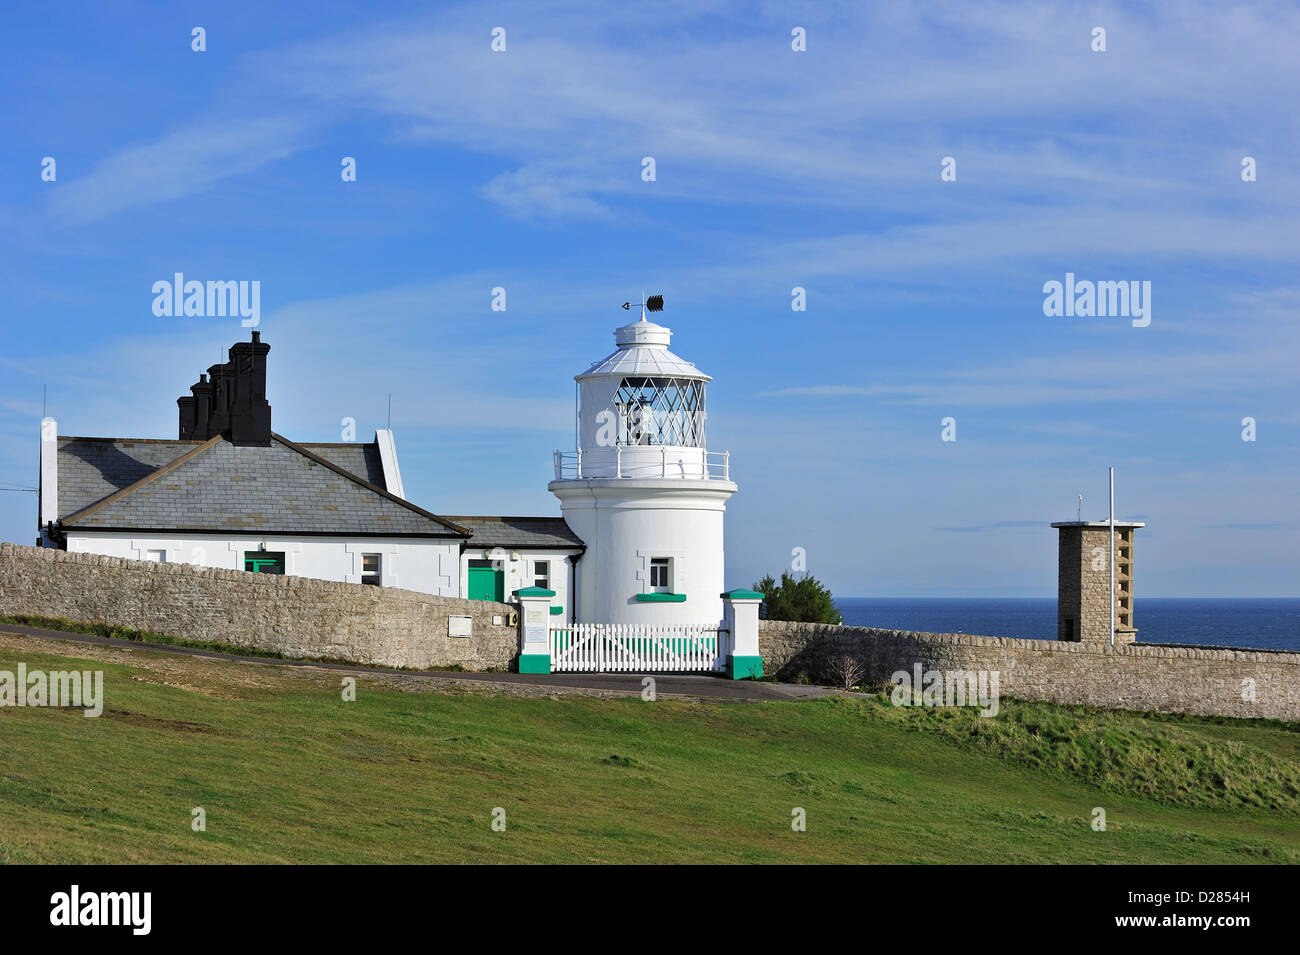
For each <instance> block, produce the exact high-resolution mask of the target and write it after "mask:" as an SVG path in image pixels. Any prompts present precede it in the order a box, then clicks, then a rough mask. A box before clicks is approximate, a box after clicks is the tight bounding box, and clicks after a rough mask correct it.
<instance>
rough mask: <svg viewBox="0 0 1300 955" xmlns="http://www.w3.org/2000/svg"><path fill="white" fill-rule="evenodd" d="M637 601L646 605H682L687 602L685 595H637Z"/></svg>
mask: <svg viewBox="0 0 1300 955" xmlns="http://www.w3.org/2000/svg"><path fill="white" fill-rule="evenodd" d="M636 599H637V600H639V601H640V602H641V603H646V604H680V603H685V602H686V595H685V594H637V595H636Z"/></svg>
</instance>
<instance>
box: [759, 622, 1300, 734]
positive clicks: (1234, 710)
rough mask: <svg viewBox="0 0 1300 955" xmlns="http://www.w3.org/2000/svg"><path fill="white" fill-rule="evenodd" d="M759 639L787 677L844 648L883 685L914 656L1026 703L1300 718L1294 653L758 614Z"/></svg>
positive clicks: (1299, 669)
mask: <svg viewBox="0 0 1300 955" xmlns="http://www.w3.org/2000/svg"><path fill="white" fill-rule="evenodd" d="M758 645H759V651H760V653H761V654H762V657H763V669H764V671H765V672H767V673H769V674H775V675H776V676H777V677H779V678H781V679H786V680H795V679H798V678H800V677H801V676H806V677H807V678H809V679H812V680H814V681H816V682H833V675H832V670H831V664H832V661H834V660H835V659H837V658H840V657H843V656H845V655H848V656H851V657H853V658H854V659H855V660H858V661H859V662H860V664H861V665H862V666H863V668H864V669H865V670H866V676H865V677H864V679H865V680H866V681H868V682H871V683H885V682H888V681H889V679H890V677H891V676H892V675H893V674H894V673H895V672H897V671H899V670H906V671H908V672H909V673H911V672H913V667H914V666H915V665H916V664H917V663H920V664H921V666H922V668H923V669H925V670H944V671H947V670H977V671H978V670H986V671H993V670H996V671H998V682H999V689H1000V692H1001V693H1002V694H1003V695H1006V696H1014V697H1020V698H1021V699H1026V700H1046V701H1050V702H1054V703H1081V704H1087V705H1090V706H1107V707H1114V708H1118V709H1127V710H1156V711H1160V712H1176V713H1197V714H1202V715H1210V716H1241V717H1268V718H1270V719H1280V720H1300V653H1289V652H1279V651H1272V650H1227V649H1220V648H1215V647H1195V646H1169V645H1163V644H1141V643H1138V644H1129V645H1126V646H1117V647H1112V646H1110V645H1108V644H1101V643H1072V642H1058V641H1055V640H1019V639H1014V640H1013V639H1010V638H1007V637H980V636H969V635H966V634H957V633H913V632H910V631H905V630H877V629H872V628H867V627H842V626H828V625H824V624H809V623H791V622H787V621H779V620H762V621H759V630H758ZM1245 681H1253V684H1252V683H1247V682H1245ZM1251 690H1253V695H1254V699H1253V700H1251V699H1249V696H1250V695H1251V693H1250V691H1251Z"/></svg>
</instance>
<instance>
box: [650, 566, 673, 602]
mask: <svg viewBox="0 0 1300 955" xmlns="http://www.w3.org/2000/svg"><path fill="white" fill-rule="evenodd" d="M660 568H662V569H663V578H664V581H663V583H662V584H656V583H655V571H656V570H659V569H660ZM672 592H673V559H672V558H671V557H651V558H650V593H652V594H670V593H672Z"/></svg>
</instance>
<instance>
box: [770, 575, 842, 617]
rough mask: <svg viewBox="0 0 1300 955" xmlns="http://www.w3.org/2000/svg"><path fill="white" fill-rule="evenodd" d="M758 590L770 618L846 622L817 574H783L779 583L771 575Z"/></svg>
mask: <svg viewBox="0 0 1300 955" xmlns="http://www.w3.org/2000/svg"><path fill="white" fill-rule="evenodd" d="M754 589H755V590H757V591H758V592H759V593H761V594H762V595H763V597H764V599H763V608H764V610H766V611H767V619H768V620H797V621H800V622H802V623H843V622H844V617H843V616H842V615H841V614H840V612H839V611H838V610H836V609H835V604H834V602H833V601H832V600H831V592H830V591H829V590H827V589H826V588H825V587H823V586H822V585H821V582H820V581H818V580H817V578H816V577H809V576H804V577H794V576H792V575H791V574H789V573H783V574H782V575H781V582H780V583H779V584H778V583H777V582H776V580H775V579H773V577H772V575H771V574H768V575H767V576H766V577H764V578H763V579H762V580H760V581H758V583H756V584H754Z"/></svg>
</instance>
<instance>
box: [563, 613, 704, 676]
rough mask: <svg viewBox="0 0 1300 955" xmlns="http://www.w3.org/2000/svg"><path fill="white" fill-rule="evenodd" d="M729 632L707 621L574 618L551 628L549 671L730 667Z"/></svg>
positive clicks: (681, 670)
mask: <svg viewBox="0 0 1300 955" xmlns="http://www.w3.org/2000/svg"><path fill="white" fill-rule="evenodd" d="M726 636H727V631H726V630H722V629H719V628H718V627H709V626H702V625H701V626H692V625H687V626H676V627H644V626H638V625H631V624H601V623H575V624H572V625H571V626H568V627H558V628H555V629H552V630H551V632H550V638H551V670H552V672H562V671H587V672H596V673H610V672H629V671H631V672H648V671H659V672H677V673H689V672H699V671H710V670H723V669H726V664H727V647H726Z"/></svg>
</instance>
